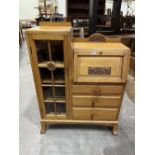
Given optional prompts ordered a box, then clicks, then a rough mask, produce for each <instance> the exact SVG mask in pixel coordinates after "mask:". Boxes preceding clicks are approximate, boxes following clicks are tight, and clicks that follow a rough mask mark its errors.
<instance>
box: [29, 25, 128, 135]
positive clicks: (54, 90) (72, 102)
mask: <svg viewBox="0 0 155 155" xmlns="http://www.w3.org/2000/svg"><path fill="white" fill-rule="evenodd" d="M71 29H72V27H70V26H40V27H36V28H31V29H29V30H27V31H26V39H27V46H28V49H29V56H30V60H31V66H32V72H33V76H34V82H35V87H36V93H37V98H38V106H39V110H40V117H41V120H40V122H41V133H44V132H45V130H46V126H47V125H49V124H96V125H107V126H111V127H113V134H116V132H117V127H118V123H119V122H118V119H119V113H120V108H121V104H122V99H123V95H124V89H125V84H126V82H127V74H128V66H129V54H130V50H129V49H128V48H127V47H126V46H125V45H123V44H122V43H109V42H108V43H106V42H102V43H101V42H100V43H97V42H79V41H78V42H76V41H73V39H71V31H72V30H71Z"/></svg>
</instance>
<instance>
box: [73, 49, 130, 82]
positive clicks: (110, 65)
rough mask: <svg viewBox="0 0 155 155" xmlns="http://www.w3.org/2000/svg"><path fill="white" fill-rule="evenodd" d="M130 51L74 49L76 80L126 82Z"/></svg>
mask: <svg viewBox="0 0 155 155" xmlns="http://www.w3.org/2000/svg"><path fill="white" fill-rule="evenodd" d="M128 64H129V52H127V51H123V50H119V51H118V52H116V51H115V50H114V51H108V50H105V49H104V50H102V49H101V50H100V51H99V50H95V49H92V50H86V51H80V50H75V51H74V82H91V83H92V82H107V83H108V82H116V83H120V82H126V79H127V70H128Z"/></svg>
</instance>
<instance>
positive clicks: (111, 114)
mask: <svg viewBox="0 0 155 155" xmlns="http://www.w3.org/2000/svg"><path fill="white" fill-rule="evenodd" d="M117 115H118V109H115V108H113V109H112V108H109V109H107V108H105V109H101V108H100V109H99V108H98V109H95V110H94V115H93V119H94V120H117Z"/></svg>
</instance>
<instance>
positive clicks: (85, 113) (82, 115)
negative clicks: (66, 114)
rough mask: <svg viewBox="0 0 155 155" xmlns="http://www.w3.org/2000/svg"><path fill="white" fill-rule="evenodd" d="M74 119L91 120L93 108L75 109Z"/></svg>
mask: <svg viewBox="0 0 155 155" xmlns="http://www.w3.org/2000/svg"><path fill="white" fill-rule="evenodd" d="M72 116H73V119H78V120H91V119H92V109H91V108H85V109H84V108H73V115H72Z"/></svg>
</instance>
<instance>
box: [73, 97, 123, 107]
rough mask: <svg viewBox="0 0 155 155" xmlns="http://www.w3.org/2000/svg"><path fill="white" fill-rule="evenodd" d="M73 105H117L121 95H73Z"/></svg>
mask: <svg viewBox="0 0 155 155" xmlns="http://www.w3.org/2000/svg"><path fill="white" fill-rule="evenodd" d="M72 103H73V106H74V107H118V106H120V103H121V96H120V95H119V96H73V97H72Z"/></svg>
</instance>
